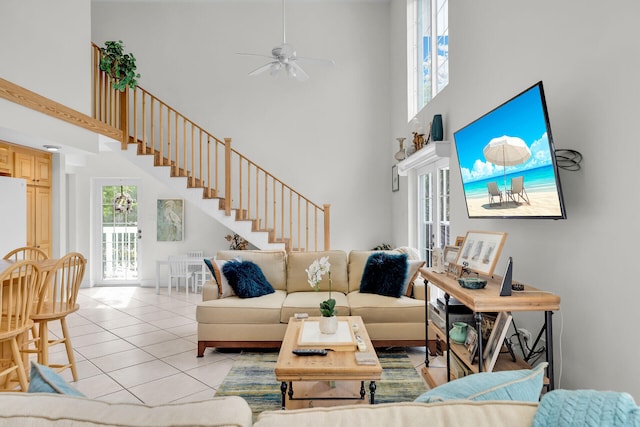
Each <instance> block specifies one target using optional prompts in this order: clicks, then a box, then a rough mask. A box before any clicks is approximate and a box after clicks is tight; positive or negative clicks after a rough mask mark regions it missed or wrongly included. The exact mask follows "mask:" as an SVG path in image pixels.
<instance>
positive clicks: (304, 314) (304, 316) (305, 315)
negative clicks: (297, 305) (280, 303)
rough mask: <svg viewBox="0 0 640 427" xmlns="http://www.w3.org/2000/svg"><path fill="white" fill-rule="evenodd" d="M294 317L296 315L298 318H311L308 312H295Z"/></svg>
mask: <svg viewBox="0 0 640 427" xmlns="http://www.w3.org/2000/svg"><path fill="white" fill-rule="evenodd" d="M293 317H295V318H296V319H307V318H309V314H308V313H295V314H294V315H293Z"/></svg>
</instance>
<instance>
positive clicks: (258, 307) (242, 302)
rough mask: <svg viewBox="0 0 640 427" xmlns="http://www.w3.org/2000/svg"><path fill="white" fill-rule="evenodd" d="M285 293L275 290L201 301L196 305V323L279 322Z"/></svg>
mask: <svg viewBox="0 0 640 427" xmlns="http://www.w3.org/2000/svg"><path fill="white" fill-rule="evenodd" d="M286 296H287V293H286V292H285V291H280V290H276V291H275V292H274V293H272V294H268V295H263V296H261V297H256V298H240V297H237V296H234V297H229V298H223V299H214V300H208V301H203V302H201V303H199V304H198V305H197V306H196V321H198V323H217V324H240V325H245V324H252V323H253V324H255V323H258V324H263V323H264V324H279V323H280V311H281V308H282V304H283V303H284V299H285V298H286Z"/></svg>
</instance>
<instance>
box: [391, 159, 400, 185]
mask: <svg viewBox="0 0 640 427" xmlns="http://www.w3.org/2000/svg"><path fill="white" fill-rule="evenodd" d="M398 190H400V177H399V176H398V165H393V166H391V191H398Z"/></svg>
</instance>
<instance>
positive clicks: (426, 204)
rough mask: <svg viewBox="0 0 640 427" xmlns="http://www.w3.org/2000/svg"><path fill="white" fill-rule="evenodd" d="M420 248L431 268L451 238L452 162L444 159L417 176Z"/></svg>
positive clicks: (425, 168)
mask: <svg viewBox="0 0 640 427" xmlns="http://www.w3.org/2000/svg"><path fill="white" fill-rule="evenodd" d="M416 176H417V178H418V183H417V184H418V185H417V187H416V188H417V189H418V192H417V198H418V201H417V204H416V206H417V208H418V212H417V214H418V215H417V218H418V224H417V229H418V248H419V250H420V255H421V256H422V259H424V260H425V262H426V265H427V266H431V253H432V251H433V249H434V248H444V247H445V246H446V245H448V244H449V243H450V236H449V217H450V212H449V159H448V158H447V159H440V160H436V161H434V162H432V163H429V164H427V165H425V166H423V167H421V168H420V169H419V170H418V171H417V174H416Z"/></svg>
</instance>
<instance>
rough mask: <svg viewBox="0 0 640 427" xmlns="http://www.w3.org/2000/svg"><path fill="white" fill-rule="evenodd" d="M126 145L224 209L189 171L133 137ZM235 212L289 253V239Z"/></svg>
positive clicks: (216, 196)
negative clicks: (184, 180) (134, 147)
mask: <svg viewBox="0 0 640 427" xmlns="http://www.w3.org/2000/svg"><path fill="white" fill-rule="evenodd" d="M128 144H136V153H137V155H141V156H148V155H153V156H154V158H153V164H154V166H160V167H167V166H168V167H169V168H170V170H169V176H170V177H180V178H187V182H186V188H202V198H203V199H218V208H219V209H221V210H224V209H225V204H226V200H225V199H224V198H222V197H220V196H219V194H218V191H217V190H216V189H213V188H206V187H205V183H204V182H203V181H202V180H201V179H199V178H195V179H192V177H191V176H190V174H189V171H187V170H185V169H183V168H181V167H178V166H176V164H175V161H174V160H171V161H169V159H168V158H166V157H164V156H160V152H159V151H158V150H155V149H154V150H152V149H151V147H148V146H146V145H145V144H143V143H142V141H140V140H136V139H134V138H133V137H129V140H128ZM123 149H124V147H123ZM232 210H235V220H236V221H239V222H247V221H250V222H251V232H258V233H267V237H268V238H267V240H268V242H269V243H270V244H273V243H277V244H283V245H284V246H285V250H286V251H289V246H290V241H289V240H290V239H275V236H274V231H273V229H261V223H262V220H260V219H254V218H249V214H248V211H247V210H246V209H238V208H235V209H234V208H233V207H232Z"/></svg>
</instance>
